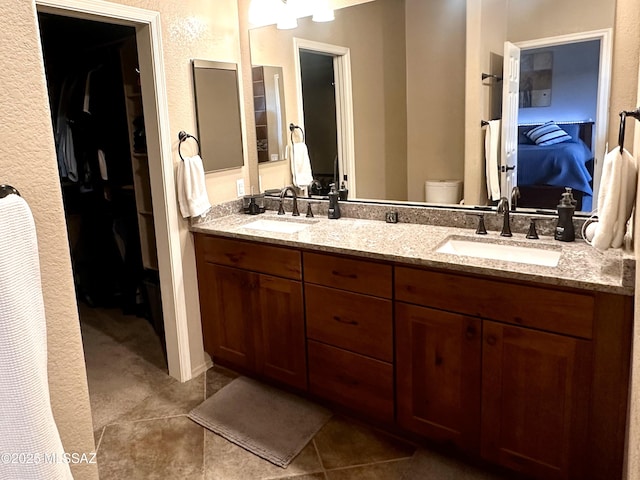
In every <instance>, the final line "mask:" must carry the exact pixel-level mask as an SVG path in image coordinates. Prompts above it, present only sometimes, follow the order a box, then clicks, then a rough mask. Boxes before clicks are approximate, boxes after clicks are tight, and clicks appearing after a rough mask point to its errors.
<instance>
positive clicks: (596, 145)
mask: <svg viewBox="0 0 640 480" xmlns="http://www.w3.org/2000/svg"><path fill="white" fill-rule="evenodd" d="M612 38H613V29H612V28H604V29H601V30H590V31H587V32H578V33H571V34H568V35H558V36H555V37H546V38H537V39H535V40H527V41H523V42H514V43H515V45H516V46H518V47H520V49H521V50H525V49H527V50H528V49H531V48H541V47H552V46H556V45H565V44H568V43H579V42H587V41H589V40H600V69H599V71H598V99H597V106H596V119H595V122H596V126H595V135H594V137H595V139H594V142H593V152H594V166H593V207H592V208H593V209H595V208H597V207H598V192H599V190H600V177H601V176H602V165H603V163H604V156H605V155H606V153H607V152H606V151H605V149H606V148H607V147H606V145H607V131H608V123H609V102H610V98H611V69H612V63H613V41H612Z"/></svg>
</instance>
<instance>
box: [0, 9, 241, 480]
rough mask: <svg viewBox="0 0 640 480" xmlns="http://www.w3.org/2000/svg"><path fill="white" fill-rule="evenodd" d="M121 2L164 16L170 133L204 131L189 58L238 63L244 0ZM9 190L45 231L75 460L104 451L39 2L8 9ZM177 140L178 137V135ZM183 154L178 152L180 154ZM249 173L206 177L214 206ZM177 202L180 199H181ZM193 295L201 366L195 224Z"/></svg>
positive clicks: (184, 233)
mask: <svg viewBox="0 0 640 480" xmlns="http://www.w3.org/2000/svg"><path fill="white" fill-rule="evenodd" d="M121 3H124V4H127V5H132V6H137V7H141V8H146V9H151V10H157V11H160V12H161V22H162V37H163V46H164V61H165V66H166V73H167V94H168V103H169V115H170V128H171V133H172V137H173V136H175V137H176V140H175V141H174V152H175V147H177V132H178V131H179V130H181V129H185V130H187V131H192V132H195V115H194V107H193V100H192V99H193V96H192V93H193V92H192V82H191V74H190V59H191V58H203V59H207V60H219V61H229V62H238V61H239V42H238V18H237V7H236V2H235V0H217V1H215V2H212V1H209V0H187V1H183V2H166V1H165V2H162V1H159V0H158V1H151V0H148V1H145V0H138V1H134V0H130V1H126V2H125V1H123V2H121ZM0 14H1V15H2V18H3V24H4V27H3V34H2V37H1V38H0V52H2V55H1V56H0V85H2V89H0V111H2V122H0V134H1V135H2V138H4V139H6V140H5V141H3V142H2V143H1V144H0V182H2V183H9V184H12V185H14V186H15V187H16V188H18V189H19V190H20V191H21V193H22V195H23V196H24V198H25V199H26V200H27V201H28V203H29V205H30V207H31V209H32V211H33V214H34V218H35V222H36V228H37V233H38V242H39V250H40V262H41V270H42V282H43V294H44V300H45V309H46V314H47V327H48V348H49V376H50V379H49V381H50V386H51V397H52V405H53V410H54V415H55V418H56V421H57V423H58V426H59V429H60V434H61V436H62V439H63V444H64V446H65V449H66V450H67V451H77V452H90V451H93V450H94V448H95V445H94V438H93V428H92V424H91V412H90V407H89V400H88V395H87V386H86V374H85V367H84V357H83V350H82V343H81V337H80V329H79V324H78V314H77V308H76V301H75V292H74V287H73V280H72V272H71V263H70V258H69V253H68V252H69V249H68V243H67V235H66V228H65V220H64V213H63V206H62V199H61V198H62V197H61V192H60V185H59V180H58V172H57V166H56V160H55V151H54V143H53V136H52V126H51V122H50V113H49V107H48V100H47V90H46V82H45V77H44V68H43V64H42V54H41V51H40V45H39V40H38V26H37V20H36V9H35V3H34V1H33V0H32V1H28V2H5V3H3V4H2V5H0ZM174 134H175V135H174ZM176 155H177V152H176ZM245 172H246V168H245V169H237V170H235V171H230V172H224V173H219V174H210V175H208V177H207V184H208V187H209V193H210V197H211V199H212V200H213V201H223V200H228V199H231V198H235V179H236V178H243V177H244V176H245ZM168 194H170V195H173V194H175V193H174V192H173V191H171V192H168ZM180 234H181V244H182V246H183V251H182V256H183V264H184V265H183V268H184V272H183V274H184V284H185V289H186V291H187V307H188V315H189V338H190V341H191V346H192V358H191V360H192V364H193V366H194V367H196V368H197V367H198V366H199V365H203V364H204V361H205V356H204V354H203V352H202V340H201V333H200V315H199V310H198V298H197V287H196V285H197V284H196V275H195V260H194V256H193V246H192V240H191V238H190V236H189V233H188V229H187V223H186V222H182V223H181V228H180ZM74 475H75V478H76V479H85V478H86V479H94V478H97V469H96V468H95V466H82V467H74Z"/></svg>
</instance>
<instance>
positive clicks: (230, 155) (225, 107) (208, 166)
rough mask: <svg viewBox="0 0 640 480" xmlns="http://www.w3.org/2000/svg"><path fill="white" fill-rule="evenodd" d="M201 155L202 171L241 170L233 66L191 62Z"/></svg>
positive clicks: (241, 158)
mask: <svg viewBox="0 0 640 480" xmlns="http://www.w3.org/2000/svg"><path fill="white" fill-rule="evenodd" d="M192 66H193V84H194V91H195V104H196V119H197V123H198V138H199V139H200V155H201V157H202V165H203V167H204V171H205V172H213V171H218V170H228V169H231V168H238V167H242V165H243V164H244V157H243V154H242V125H241V122H240V94H239V89H238V67H237V65H236V64H235V63H223V62H211V61H207V60H192Z"/></svg>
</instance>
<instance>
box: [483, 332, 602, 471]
mask: <svg viewBox="0 0 640 480" xmlns="http://www.w3.org/2000/svg"><path fill="white" fill-rule="evenodd" d="M483 330H484V331H483V337H484V344H483V354H482V357H483V358H482V360H483V361H482V367H483V370H482V455H483V456H484V457H485V458H486V459H488V460H490V461H492V462H496V463H499V464H501V465H504V466H506V467H509V468H512V469H514V470H517V471H521V472H524V473H527V474H529V475H533V476H534V477H536V478H544V479H545V480H546V479H569V478H589V477H588V475H586V474H585V472H584V471H583V469H584V465H587V464H588V462H587V459H586V458H587V457H586V449H585V447H586V442H587V439H588V428H587V422H588V411H589V396H590V395H589V394H590V376H589V372H590V366H591V364H590V362H591V360H590V359H591V343H590V342H589V341H586V340H578V339H576V338H572V337H564V336H561V335H555V334H550V333H545V332H540V331H535V330H529V329H525V328H520V327H513V326H508V325H502V324H499V323H495V322H490V321H485V322H484V325H483Z"/></svg>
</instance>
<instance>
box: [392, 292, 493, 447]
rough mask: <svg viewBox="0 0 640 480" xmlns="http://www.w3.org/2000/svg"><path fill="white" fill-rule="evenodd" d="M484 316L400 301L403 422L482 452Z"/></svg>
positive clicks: (398, 342) (398, 331)
mask: <svg viewBox="0 0 640 480" xmlns="http://www.w3.org/2000/svg"><path fill="white" fill-rule="evenodd" d="M480 329H481V320H480V319H478V318H472V317H466V316H464V315H458V314H454V313H448V312H443V311H440V310H433V309H430V308H424V307H417V306H414V305H408V304H405V303H399V302H398V303H396V362H397V363H396V375H397V402H398V422H399V423H400V425H401V426H403V427H404V428H406V429H408V430H411V431H414V432H416V433H419V434H421V435H425V436H427V437H429V438H432V439H434V440H437V441H448V442H453V443H454V444H456V445H458V446H459V447H460V448H462V449H464V450H467V451H477V450H478V442H479V427H480V373H481V353H480V349H481V330H480Z"/></svg>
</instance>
